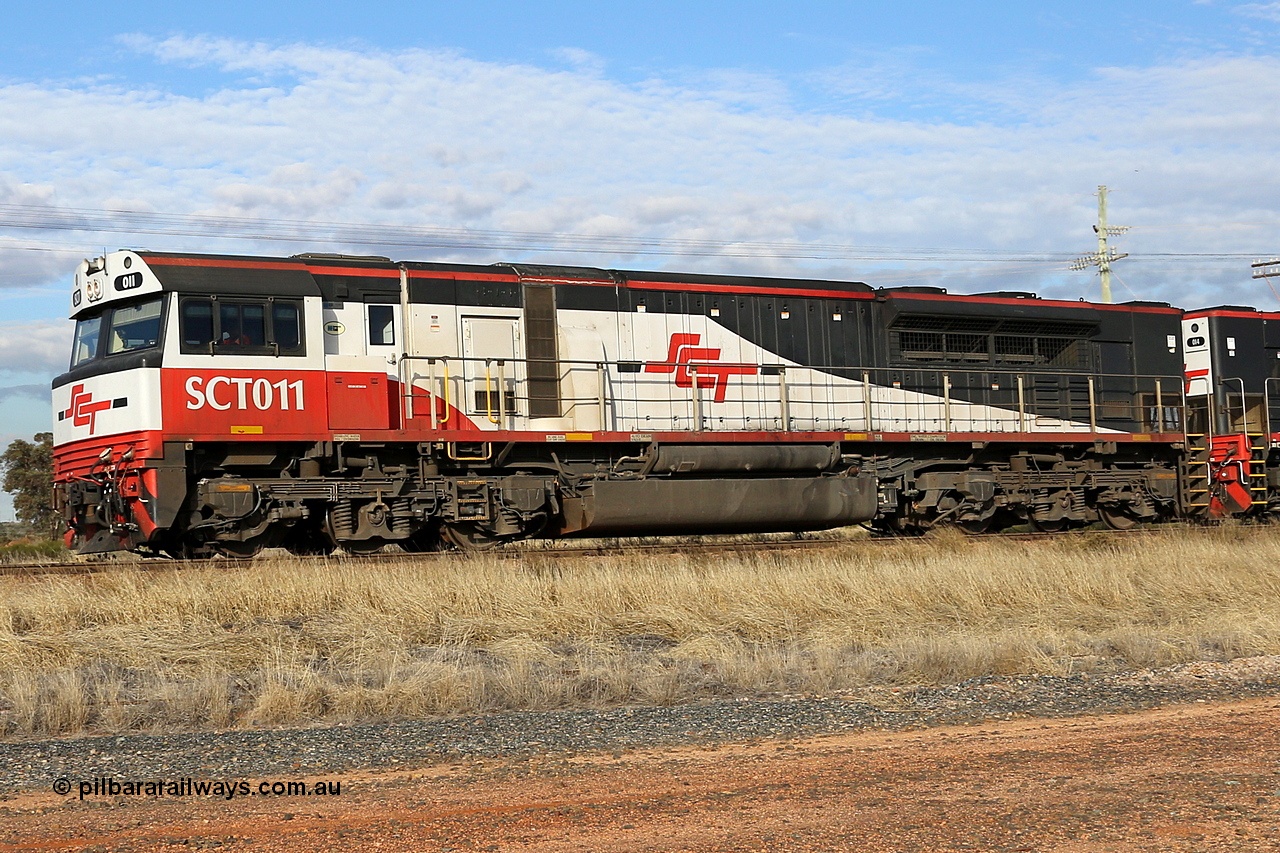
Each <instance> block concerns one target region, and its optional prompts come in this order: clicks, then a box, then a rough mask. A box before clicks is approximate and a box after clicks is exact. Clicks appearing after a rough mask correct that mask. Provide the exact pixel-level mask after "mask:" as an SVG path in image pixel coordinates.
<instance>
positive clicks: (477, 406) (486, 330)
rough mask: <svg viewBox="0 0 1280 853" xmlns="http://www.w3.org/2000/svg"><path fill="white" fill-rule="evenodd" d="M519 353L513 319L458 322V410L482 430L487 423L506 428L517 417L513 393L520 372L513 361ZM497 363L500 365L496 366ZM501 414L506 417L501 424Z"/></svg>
mask: <svg viewBox="0 0 1280 853" xmlns="http://www.w3.org/2000/svg"><path fill="white" fill-rule="evenodd" d="M519 352H520V321H519V320H518V319H517V318H515V317H463V318H462V357H463V359H464V361H463V363H462V385H463V391H462V397H463V400H462V404H463V405H462V410H463V411H464V412H465V413H466V414H468V415H471V416H472V419H473V420H474V421H475V422H476V423H478V424H479V425H481V426H482V427H483V426H484V425H485V424H486V423H489V424H492V425H494V426H499V425H501V426H502V427H504V428H509V427H510V426H511V419H512V418H513V417H514V416H516V415H518V414H521V413H520V412H518V411H517V408H518V404H517V394H516V389H517V388H518V387H520V381H521V379H522V377H523V375H524V371H523V369H522V365H521V364H520V363H519V362H517V361H516V359H517V358H519V356H518V353H519ZM486 361H487V362H488V364H486ZM499 361H502V362H503V363H502V364H501V365H499V364H498V362H499ZM499 395H501V397H500V396H499ZM503 413H505V414H506V416H507V421H506V423H505V424H503V423H502V418H501V415H502V414H503Z"/></svg>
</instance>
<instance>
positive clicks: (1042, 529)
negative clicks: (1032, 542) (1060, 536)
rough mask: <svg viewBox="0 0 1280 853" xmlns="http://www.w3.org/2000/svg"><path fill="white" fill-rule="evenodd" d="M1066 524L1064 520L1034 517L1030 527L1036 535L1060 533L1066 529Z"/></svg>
mask: <svg viewBox="0 0 1280 853" xmlns="http://www.w3.org/2000/svg"><path fill="white" fill-rule="evenodd" d="M1068 523H1069V522H1068V521H1067V519H1065V518H1054V519H1045V518H1036V517H1035V516H1032V518H1031V527H1032V529H1033V530H1035V531H1036V532H1037V533H1061V532H1062V531H1064V530H1066V529H1067V524H1068Z"/></svg>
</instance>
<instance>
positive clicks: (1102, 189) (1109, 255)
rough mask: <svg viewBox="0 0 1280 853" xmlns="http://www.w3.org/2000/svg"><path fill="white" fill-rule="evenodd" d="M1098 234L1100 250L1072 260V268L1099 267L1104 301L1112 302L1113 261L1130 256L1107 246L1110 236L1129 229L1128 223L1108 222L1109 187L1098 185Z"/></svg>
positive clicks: (1094, 227)
mask: <svg viewBox="0 0 1280 853" xmlns="http://www.w3.org/2000/svg"><path fill="white" fill-rule="evenodd" d="M1093 230H1094V232H1095V233H1096V234H1097V235H1098V251H1096V252H1094V253H1093V254H1092V255H1084V256H1082V257H1079V258H1076V259H1075V260H1074V261H1072V262H1071V269H1073V270H1082V269H1084V268H1085V267H1097V268H1098V275H1099V276H1100V277H1101V278H1102V301H1103V302H1111V263H1112V262H1113V261H1118V260H1120V259H1121V258H1127V257H1129V255H1128V253H1127V252H1117V251H1116V250H1115V249H1112V248H1109V247H1108V246H1107V238H1108V237H1116V236H1119V235H1121V234H1123V233H1124V232H1126V231H1128V230H1129V226H1128V225H1108V224H1107V188H1106V186H1105V185H1100V186H1099V187H1098V224H1097V225H1095V226H1093Z"/></svg>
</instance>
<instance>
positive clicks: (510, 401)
mask: <svg viewBox="0 0 1280 853" xmlns="http://www.w3.org/2000/svg"><path fill="white" fill-rule="evenodd" d="M410 361H426V362H427V364H428V366H429V369H428V370H427V371H426V374H427V375H426V377H425V379H426V382H425V383H424V384H423V385H417V384H415V383H416V381H417V380H419V379H420V378H424V377H421V376H420V375H419V374H416V373H414V371H413V370H412V368H411V367H410V366H407V365H406V364H405V363H406V362H410ZM495 361H496V362H497V367H496V372H495V366H494V362H495ZM455 362H456V363H458V364H462V365H463V367H464V370H463V378H464V381H465V383H466V385H465V388H466V389H467V393H470V390H469V389H471V388H472V387H475V388H476V390H477V392H478V393H477V395H476V396H477V397H478V396H479V391H480V389H483V393H484V396H485V400H484V403H483V404H480V405H479V406H478V407H477V413H478V414H479V415H481V416H482V417H484V418H485V419H486V420H487V421H488V422H489V423H491V424H494V425H498V426H501V425H510V424H508V418H509V416H511V415H516V416H519V414H520V413H521V412H527V411H528V409H527V408H526V406H527V405H528V401H529V400H530V396H529V395H530V385H529V381H530V380H529V379H528V378H527V376H526V370H525V367H526V366H527V365H529V364H533V363H535V362H537V363H544V364H555V365H556V370H555V372H554V374H553V375H554V376H555V377H556V379H555V381H557V382H558V383H559V388H560V392H559V393H560V394H561V396H560V399H561V402H562V404H563V407H562V410H561V411H562V413H561V415H559V416H558V420H559V422H560V423H561V424H563V426H562V427H560V428H563V429H571V428H572V429H578V430H581V429H601V430H608V429H618V430H628V429H631V430H635V431H640V432H644V431H647V430H651V429H661V428H664V425H666V426H665V428H668V429H675V430H683V429H694V430H699V429H710V430H715V429H721V430H733V429H746V430H770V431H772V430H784V431H789V430H804V431H808V430H828V431H829V430H835V431H841V430H843V431H855V432H857V431H867V432H871V431H881V432H899V431H921V432H942V433H948V432H997V433H1001V432H1010V433H1028V432H1037V433H1038V432H1043V431H1048V430H1055V431H1056V430H1068V431H1070V430H1072V429H1073V428H1074V429H1075V430H1076V431H1078V432H1091V433H1094V434H1097V435H1105V434H1108V433H1112V432H1120V433H1123V432H1140V433H1165V432H1168V431H1181V430H1183V429H1185V427H1186V424H1185V413H1186V408H1187V400H1186V396H1185V388H1184V387H1183V378H1182V377H1181V376H1178V375H1176V374H1168V375H1165V374H1089V373H1082V372H1079V371H1055V370H1042V369H1037V370H1030V369H1021V370H993V369H990V368H984V369H971V368H959V367H958V368H954V369H952V368H947V369H945V370H942V369H929V368H921V367H898V366H894V367H872V368H864V367H857V366H848V365H839V366H830V367H824V366H801V365H795V364H763V365H761V364H754V365H748V364H745V363H737V362H692V363H687V362H678V361H677V362H672V361H663V362H637V361H601V360H599V359H592V360H585V359H583V360H577V359H505V358H504V359H495V358H492V357H489V358H480V357H467V358H462V357H457V356H442V355H431V356H427V355H421V356H405V357H403V358H402V359H401V369H402V370H403V371H404V373H405V376H406V380H407V381H405V382H404V384H403V386H402V393H403V394H404V395H405V397H407V398H408V400H407V402H406V405H405V410H406V411H407V412H409V413H412V412H414V411H415V407H414V404H415V402H416V399H417V398H419V397H423V396H424V395H425V396H432V395H434V396H436V397H437V398H438V400H437V402H436V403H435V404H433V405H432V406H431V426H432V427H433V428H439V427H441V426H442V425H443V426H446V427H447V425H448V423H449V421H450V419H451V410H452V406H453V403H454V401H453V387H452V386H453V382H454V380H455V378H456V377H455V376H454V367H455ZM508 363H510V365H514V367H510V366H509V364H508ZM468 365H476V369H475V370H471V369H470V368H468V367H467V366H468ZM495 376H496V377H497V378H496V392H497V394H498V400H497V402H496V403H495V402H494V399H493V394H494V393H495ZM437 380H439V381H437ZM1046 380H1049V381H1047V382H1046ZM471 383H475V385H474V386H473V385H472V384H471ZM481 383H482V384H481ZM1172 383H1177V384H1176V385H1173V384H1172ZM1172 387H1177V388H1178V390H1179V393H1177V394H1170V393H1169V391H1170V389H1171V388H1172ZM677 389H679V390H677ZM1072 389H1075V390H1072ZM1086 394H1087V399H1086ZM1276 396H1277V395H1274V394H1272V395H1270V396H1268V400H1270V399H1273V398H1275V397H1276ZM1153 403H1154V413H1153V412H1152V406H1153ZM441 404H443V406H444V410H443V412H442V411H441V410H440V408H439V407H440V405H441ZM513 406H514V407H513ZM1086 407H1087V409H1086ZM410 416H411V417H412V414H411V415H410Z"/></svg>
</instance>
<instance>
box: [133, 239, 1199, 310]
mask: <svg viewBox="0 0 1280 853" xmlns="http://www.w3.org/2000/svg"><path fill="white" fill-rule="evenodd" d="M138 254H139V255H141V256H142V257H144V258H146V259H148V260H149V261H154V262H155V263H153V264H152V269H153V270H154V271H155V273H156V276H157V278H159V279H160V282H161V284H162V285H163V287H164V288H165V289H166V290H174V291H178V292H184V293H225V294H233V295H259V296H261V295H264V294H272V295H280V296H323V297H324V298H326V299H333V298H335V291H338V290H340V291H342V292H347V293H350V294H351V296H352V298H359V296H357V294H360V293H364V294H369V295H370V296H374V297H375V298H377V297H382V298H385V297H386V296H387V295H389V294H390V293H392V292H398V290H399V281H398V279H399V270H400V269H401V268H402V267H403V268H404V269H406V270H409V271H420V272H424V273H431V272H435V273H443V274H446V275H443V276H442V277H444V278H455V279H457V280H459V281H466V280H467V278H468V277H469V276H474V277H475V278H476V279H478V280H488V281H493V280H494V279H495V278H497V279H498V280H502V279H507V280H510V281H512V282H518V281H541V282H559V283H564V284H573V283H574V282H581V283H583V284H593V285H601V284H613V285H615V286H618V287H627V286H629V285H631V284H636V285H639V286H641V287H644V289H648V290H652V289H654V285H661V284H671V285H676V286H679V285H682V284H688V285H712V286H715V287H716V288H717V289H724V290H728V291H730V292H731V291H732V290H733V289H734V288H739V287H740V288H744V289H748V288H750V289H752V290H755V289H757V288H759V289H765V290H772V289H778V290H791V291H800V290H812V291H815V295H816V293H817V292H819V291H821V292H826V293H832V294H835V293H847V294H849V295H850V296H855V295H856V296H858V297H861V298H870V297H873V296H874V297H878V298H880V299H884V300H886V301H888V302H890V303H891V304H893V303H896V304H897V306H898V307H897V310H898V311H906V310H910V311H913V312H920V313H930V314H934V313H937V314H965V313H970V312H974V311H989V310H990V303H992V302H997V303H999V304H1001V305H1002V307H1003V309H1004V310H1006V311H1009V312H1011V313H1012V314H1015V315H1017V314H1022V313H1024V312H1034V313H1035V314H1036V315H1037V316H1039V315H1043V314H1044V313H1045V312H1046V311H1049V313H1054V314H1059V313H1061V314H1064V315H1068V316H1070V315H1074V316H1073V319H1081V320H1085V321H1092V322H1096V319H1097V312H1098V311H1099V310H1106V309H1112V308H1115V309H1128V310H1130V311H1132V310H1134V309H1139V310H1140V309H1143V308H1147V309H1151V308H1155V309H1157V310H1158V309H1168V310H1178V309H1175V308H1173V307H1172V306H1170V305H1169V304H1168V303H1165V302H1142V301H1134V302H1125V303H1119V304H1117V305H1115V306H1110V305H1099V304H1097V303H1092V302H1084V301H1080V302H1068V301H1065V300H1054V299H1041V298H1040V297H1039V296H1037V295H1036V294H1034V293H1028V292H1025V291H994V292H988V293H977V294H959V293H947V291H946V289H945V288H942V287H934V286H928V285H906V286H899V287H889V288H883V287H882V288H873V287H871V286H870V285H867V284H866V283H864V282H860V281H836V280H830V279H807V278H779V277H774V276H744V275H712V274H703V273H682V272H660V271H653V270H616V269H603V268H599V267H579V266H563V265H543V264H510V263H496V264H489V265H480V264H461V263H436V262H429V261H404V262H396V261H393V260H391V259H389V258H386V257H382V256H370V255H343V254H324V253H311V254H299V255H294V256H292V257H288V258H280V257H274V258H273V257H260V256H247V255H197V254H187V253H177V252H139V253H138ZM184 262H185V263H184ZM449 273H452V274H453V275H447V274H449ZM645 285H648V286H647V287H645ZM755 292H757V293H759V292H760V290H755ZM378 301H382V300H381V299H379V300H378ZM926 302H927V303H928V304H927V305H926ZM983 303H987V305H986V307H980V306H982V304H983ZM1019 303H1021V304H1019ZM908 306H910V307H908ZM1210 310H1212V309H1210Z"/></svg>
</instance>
